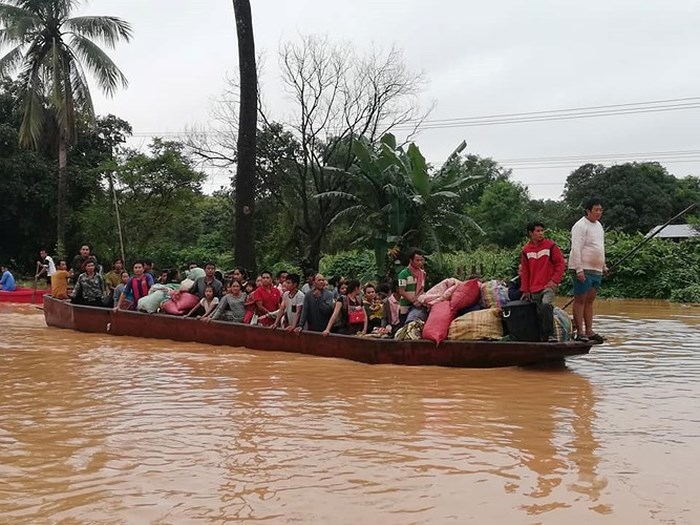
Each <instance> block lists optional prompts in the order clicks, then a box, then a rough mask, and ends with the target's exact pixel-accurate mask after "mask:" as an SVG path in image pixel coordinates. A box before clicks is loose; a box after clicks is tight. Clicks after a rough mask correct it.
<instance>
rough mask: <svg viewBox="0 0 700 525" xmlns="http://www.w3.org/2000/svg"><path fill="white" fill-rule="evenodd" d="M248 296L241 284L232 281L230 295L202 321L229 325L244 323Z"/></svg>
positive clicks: (229, 287) (229, 288)
mask: <svg viewBox="0 0 700 525" xmlns="http://www.w3.org/2000/svg"><path fill="white" fill-rule="evenodd" d="M245 299H246V294H245V292H244V291H243V290H242V289H241V283H239V282H238V281H231V283H230V284H229V286H228V293H227V294H226V295H224V297H223V298H222V299H221V301H219V305H218V306H217V307H216V310H214V312H213V313H212V314H211V315H210V316H208V317H204V318H202V321H226V322H229V323H242V322H243V319H244V318H245V313H246V310H245Z"/></svg>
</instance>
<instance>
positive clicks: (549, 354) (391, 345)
mask: <svg viewBox="0 0 700 525" xmlns="http://www.w3.org/2000/svg"><path fill="white" fill-rule="evenodd" d="M44 317H45V319H46V324H47V325H49V326H53V327H58V328H67V329H71V330H77V331H80V332H92V333H104V334H111V335H115V336H122V335H123V336H131V337H145V338H154V339H170V340H173V341H182V342H196V343H204V344H211V345H224V346H230V347H246V348H250V349H253V350H266V351H281V352H292V353H297V354H307V355H313V356H320V357H335V358H343V359H350V360H352V361H359V362H362V363H368V364H394V365H409V366H450V367H463V368H491V367H504V366H527V365H534V364H540V363H547V362H555V361H562V360H563V359H565V358H566V357H571V356H575V355H582V354H587V353H588V351H589V350H590V347H591V346H590V345H589V344H585V343H580V342H574V341H570V342H565V343H530V342H516V341H508V342H500V341H445V342H443V343H442V344H440V345H439V346H436V345H435V343H433V342H432V341H427V340H419V341H396V340H393V339H379V338H372V337H364V338H360V337H352V336H344V335H330V336H328V337H324V336H323V335H321V334H318V333H312V332H302V333H301V334H292V333H289V332H286V331H284V330H271V329H269V328H264V327H260V326H250V325H243V324H235V323H225V322H219V321H212V322H210V323H203V322H201V321H198V320H196V319H185V318H182V317H175V316H171V315H165V314H145V313H139V312H127V311H119V312H114V311H112V310H111V309H107V308H94V307H90V306H79V305H73V304H70V303H69V302H66V301H60V300H57V299H54V298H53V297H51V296H46V298H45V300H44Z"/></svg>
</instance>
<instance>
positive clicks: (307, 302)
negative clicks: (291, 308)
mask: <svg viewBox="0 0 700 525" xmlns="http://www.w3.org/2000/svg"><path fill="white" fill-rule="evenodd" d="M312 295H313V292H309V293H307V294H304V305H303V306H302V307H301V315H300V316H299V324H297V325H296V327H295V328H294V331H295V332H297V333H299V332H301V331H302V329H303V328H304V326H305V325H306V321H307V320H308V317H309V308H310V307H311V300H312V299H313V297H312Z"/></svg>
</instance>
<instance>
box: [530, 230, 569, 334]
mask: <svg viewBox="0 0 700 525" xmlns="http://www.w3.org/2000/svg"><path fill="white" fill-rule="evenodd" d="M527 233H528V235H529V236H530V242H528V243H527V244H526V245H525V246H524V247H523V250H522V252H520V291H521V292H522V294H523V295H522V300H524V301H534V302H535V303H537V313H538V315H539V318H540V323H541V328H540V335H541V337H542V340H543V341H555V340H556V338H555V337H554V304H553V303H554V296H555V295H556V293H557V286H559V283H560V282H561V280H562V278H563V277H564V272H566V260H565V259H564V256H563V255H562V253H561V250H560V249H559V247H558V246H557V245H556V243H555V242H554V241H552V240H551V239H545V237H544V224H542V223H541V222H531V223H530V224H528V225H527Z"/></svg>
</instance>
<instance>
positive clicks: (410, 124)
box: [133, 97, 700, 137]
mask: <svg viewBox="0 0 700 525" xmlns="http://www.w3.org/2000/svg"><path fill="white" fill-rule="evenodd" d="M689 109H700V97H684V98H671V99H663V100H651V101H644V102H628V103H624V104H606V105H600V106H581V107H573V108H563V109H548V110H539V111H525V112H519V113H495V114H491V115H480V116H472V117H469V116H467V117H455V118H446V119H428V120H423V121H421V120H416V119H412V120H409V121H407V122H405V123H402V124H400V125H397V126H395V127H394V129H399V130H405V129H410V130H412V129H413V128H414V125H416V124H418V129H420V130H431V129H450V128H460V127H474V126H492V125H500V124H522V123H532V122H551V121H558V120H574V119H583V118H598V117H609V116H620V115H634V114H639V113H658V112H666V111H680V110H689ZM186 133H187V132H185V131H139V132H135V133H134V134H133V136H134V137H149V136H170V137H172V136H182V135H185V134H186ZM218 133H221V132H219V131H197V134H199V135H205V136H207V135H215V134H218Z"/></svg>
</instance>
